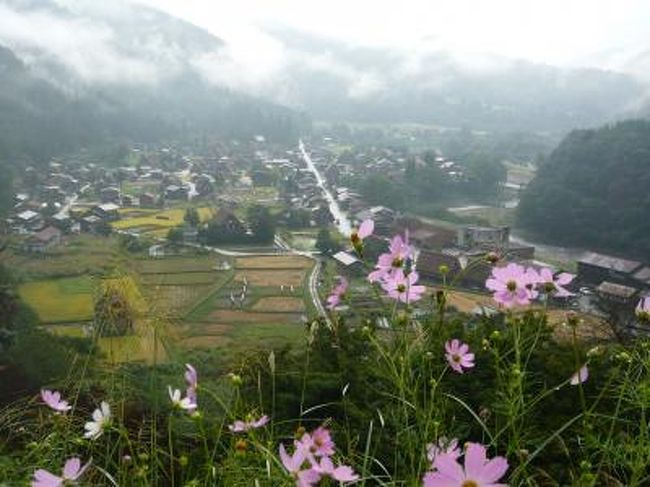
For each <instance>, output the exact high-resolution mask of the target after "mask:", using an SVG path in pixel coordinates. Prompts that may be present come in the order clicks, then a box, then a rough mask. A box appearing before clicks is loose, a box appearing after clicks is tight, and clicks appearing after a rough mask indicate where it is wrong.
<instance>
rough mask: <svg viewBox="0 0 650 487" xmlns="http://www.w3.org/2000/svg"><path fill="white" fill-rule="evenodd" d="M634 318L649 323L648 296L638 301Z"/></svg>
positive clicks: (649, 307)
mask: <svg viewBox="0 0 650 487" xmlns="http://www.w3.org/2000/svg"><path fill="white" fill-rule="evenodd" d="M636 316H637V318H639V319H640V320H642V321H650V296H645V297H643V298H641V299H640V300H639V304H637V306H636Z"/></svg>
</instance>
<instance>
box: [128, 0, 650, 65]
mask: <svg viewBox="0 0 650 487" xmlns="http://www.w3.org/2000/svg"><path fill="white" fill-rule="evenodd" d="M133 1H137V2H140V3H144V4H147V5H150V6H154V7H156V8H159V9H161V10H163V11H166V12H169V13H171V14H173V15H176V16H178V17H181V18H183V19H185V20H188V21H190V22H192V23H194V24H197V25H199V26H201V27H204V28H206V29H207V30H209V31H210V32H212V33H214V34H215V35H218V36H219V37H222V38H224V39H225V40H227V41H228V42H229V43H230V44H231V45H232V47H233V48H235V49H236V50H237V51H238V53H239V54H240V55H241V56H247V57H250V58H258V59H260V60H263V59H264V58H268V57H269V56H270V57H273V56H274V47H276V46H273V42H272V40H271V39H269V38H268V37H267V36H265V35H263V33H262V29H260V28H263V27H264V26H278V25H280V26H289V27H293V28H298V29H301V30H305V31H307V32H311V33H316V34H319V35H323V36H327V37H331V38H336V39H340V40H345V41H347V42H350V43H358V44H366V45H384V46H392V47H398V48H403V49H408V50H428V49H437V48H443V49H449V50H451V51H454V52H457V53H491V54H499V55H503V56H507V57H511V58H524V59H528V60H532V61H536V62H543V63H548V64H554V65H563V66H567V65H568V66H594V67H601V68H612V67H613V68H618V67H619V66H618V64H620V63H621V57H622V56H624V57H625V58H628V57H630V56H633V55H635V54H637V53H639V52H642V51H645V50H648V49H650V1H647V0H393V1H389V0H327V1H321V0H216V1H215V0H133Z"/></svg>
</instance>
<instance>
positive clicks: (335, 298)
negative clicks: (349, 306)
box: [327, 276, 348, 309]
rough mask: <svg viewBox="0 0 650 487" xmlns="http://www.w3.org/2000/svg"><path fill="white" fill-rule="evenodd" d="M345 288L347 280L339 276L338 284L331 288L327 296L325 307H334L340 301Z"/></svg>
mask: <svg viewBox="0 0 650 487" xmlns="http://www.w3.org/2000/svg"><path fill="white" fill-rule="evenodd" d="M347 290H348V280H347V279H346V278H345V277H343V276H340V277H339V283H338V285H337V286H336V287H335V288H334V289H333V290H332V294H330V295H329V296H328V298H327V309H334V308H336V307H337V306H338V305H339V304H340V303H341V299H342V298H343V295H344V294H345V293H346V292H347Z"/></svg>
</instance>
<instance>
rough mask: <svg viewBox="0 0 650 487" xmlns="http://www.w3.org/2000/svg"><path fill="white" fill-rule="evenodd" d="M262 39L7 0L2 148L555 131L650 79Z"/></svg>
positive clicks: (92, 6) (124, 14)
mask: <svg viewBox="0 0 650 487" xmlns="http://www.w3.org/2000/svg"><path fill="white" fill-rule="evenodd" d="M265 35H266V36H267V37H268V39H270V42H272V43H273V45H274V49H275V51H274V52H275V56H273V57H272V59H268V60H267V61H266V62H265V63H264V65H261V64H260V65H258V64H256V62H254V61H251V60H250V59H248V60H243V59H241V52H238V51H236V50H233V49H231V48H232V46H230V45H228V43H226V42H225V41H223V40H222V39H220V38H219V37H218V36H215V35H213V34H212V33H210V32H208V31H206V30H204V29H201V28H199V27H196V26H195V25H193V24H191V23H188V22H185V21H183V20H180V19H177V18H175V17H173V16H171V15H168V14H166V13H162V12H160V11H157V10H155V9H152V8H148V7H145V6H142V5H138V4H135V3H130V2H109V3H106V2H89V1H79V0H7V1H6V2H4V3H3V4H2V5H0V46H1V47H2V51H1V53H0V56H1V59H2V61H1V62H2V63H3V64H2V66H3V67H2V69H3V71H2V73H3V82H4V88H3V91H2V94H1V95H0V96H1V97H2V103H3V108H4V109H5V110H4V113H5V116H4V117H3V119H2V122H1V123H2V124H3V128H4V129H5V130H4V131H3V135H2V136H1V138H2V144H0V145H2V146H4V147H5V149H4V150H5V151H9V152H11V153H20V152H21V151H22V152H25V151H26V152H28V153H29V154H32V155H36V156H38V157H47V156H48V155H50V154H51V153H53V151H56V150H65V148H69V147H78V146H80V145H85V144H90V143H93V142H96V141H100V140H105V139H106V138H107V137H108V138H111V137H112V138H118V139H119V138H127V139H129V140H144V141H147V140H151V141H154V140H160V139H170V138H183V137H187V136H196V135H198V134H201V133H208V132H215V133H221V134H225V135H230V136H250V135H252V134H256V133H261V134H265V135H267V136H270V137H275V138H279V139H283V140H289V139H295V138H296V137H297V136H298V135H299V133H301V131H304V130H305V129H308V125H309V123H308V121H307V118H306V117H305V116H304V115H303V112H307V113H308V114H309V115H310V116H311V117H312V118H313V119H315V120H324V121H351V122H373V123H377V122H384V123H386V122H388V123H397V122H418V123H427V124H438V125H442V126H449V127H459V126H467V127H471V128H474V129H482V130H489V131H511V130H517V131H522V130H523V131H548V132H556V133H563V132H566V131H568V130H570V129H573V128H576V127H589V126H595V125H599V124H602V123H605V122H609V121H612V120H615V119H617V118H621V117H624V116H630V115H638V114H643V113H644V112H643V109H644V106H645V107H647V105H644V103H643V101H644V100H645V97H646V95H647V93H648V89H647V86H646V85H645V84H644V83H643V82H642V81H640V79H641V78H639V77H632V76H630V75H627V74H621V73H615V72H607V71H601V70H596V69H561V68H557V67H552V66H546V65H538V64H534V63H531V62H527V61H513V60H509V59H506V58H503V57H498V56H493V55H483V54H481V55H462V56H461V55H459V54H451V53H449V52H447V51H444V50H440V49H437V50H436V49H430V50H416V51H413V52H405V51H404V50H400V49H388V48H379V47H360V46H357V45H348V44H345V43H342V42H340V41H334V40H330V39H325V38H322V37H319V36H317V35H313V34H306V33H304V32H299V31H296V30H291V29H288V28H279V27H277V26H276V27H273V28H266V29H265ZM638 57H639V59H640V60H641V61H643V60H644V59H645V57H644V56H643V53H640V54H639V56H638ZM641 61H639V62H641ZM629 63H632V64H634V63H636V64H634V65H635V66H638V65H639V64H638V63H637V62H636V61H634V60H628V64H629ZM37 133H39V134H40V137H35V134H37Z"/></svg>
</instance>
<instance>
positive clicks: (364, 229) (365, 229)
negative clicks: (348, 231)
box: [350, 219, 375, 243]
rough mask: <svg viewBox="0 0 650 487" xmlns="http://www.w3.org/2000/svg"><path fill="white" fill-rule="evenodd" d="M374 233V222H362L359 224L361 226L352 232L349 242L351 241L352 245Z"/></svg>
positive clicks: (368, 220) (369, 220)
mask: <svg viewBox="0 0 650 487" xmlns="http://www.w3.org/2000/svg"><path fill="white" fill-rule="evenodd" d="M374 231H375V222H374V221H372V220H371V219H367V220H364V221H363V222H361V225H359V230H357V231H356V232H352V235H351V236H350V240H352V243H354V242H355V241H359V240H363V239H364V238H368V237H369V236H370V235H372V232H374Z"/></svg>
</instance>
